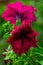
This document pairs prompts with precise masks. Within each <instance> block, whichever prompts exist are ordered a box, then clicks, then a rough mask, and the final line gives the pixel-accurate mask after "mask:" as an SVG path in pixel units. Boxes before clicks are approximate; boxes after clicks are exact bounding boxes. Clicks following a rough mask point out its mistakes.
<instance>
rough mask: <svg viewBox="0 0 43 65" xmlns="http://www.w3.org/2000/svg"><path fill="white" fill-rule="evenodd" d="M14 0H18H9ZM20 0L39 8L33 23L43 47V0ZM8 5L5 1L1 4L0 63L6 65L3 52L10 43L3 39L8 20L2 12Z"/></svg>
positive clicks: (10, 0)
mask: <svg viewBox="0 0 43 65" xmlns="http://www.w3.org/2000/svg"><path fill="white" fill-rule="evenodd" d="M14 1H16V0H9V2H10V3H12V2H14ZM20 1H21V2H23V3H24V4H26V5H32V6H34V7H36V8H37V12H36V13H35V14H36V16H37V21H36V22H34V23H32V26H33V29H34V30H36V31H37V32H39V36H38V40H39V42H38V44H39V46H40V47H42V48H43V0H20ZM6 5H7V4H4V3H3V4H1V5H0V65H4V62H3V58H2V53H3V52H4V50H5V48H7V47H8V45H9V44H8V43H7V44H6V41H5V40H4V39H3V35H4V34H5V31H3V24H4V23H6V21H4V20H3V19H2V13H3V12H4V10H5V6H6ZM42 52H43V51H42ZM42 65H43V64H42Z"/></svg>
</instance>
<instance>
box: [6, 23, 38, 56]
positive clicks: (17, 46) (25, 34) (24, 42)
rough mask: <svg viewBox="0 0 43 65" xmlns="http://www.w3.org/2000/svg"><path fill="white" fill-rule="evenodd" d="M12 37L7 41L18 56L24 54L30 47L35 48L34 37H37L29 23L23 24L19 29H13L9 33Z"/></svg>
mask: <svg viewBox="0 0 43 65" xmlns="http://www.w3.org/2000/svg"><path fill="white" fill-rule="evenodd" d="M11 34H12V36H10V37H9V38H8V40H7V42H9V43H10V44H11V46H12V49H13V50H14V52H15V53H17V54H18V55H21V54H23V53H26V52H27V51H28V50H29V49H30V48H31V47H37V44H36V42H37V40H36V36H37V35H38V33H37V32H35V31H34V30H33V29H32V28H31V26H30V24H29V23H23V24H22V25H21V26H20V27H17V28H15V29H14V30H13V31H12V32H11Z"/></svg>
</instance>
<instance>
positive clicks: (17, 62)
mask: <svg viewBox="0 0 43 65" xmlns="http://www.w3.org/2000/svg"><path fill="white" fill-rule="evenodd" d="M36 11H37V9H36V8H34V7H33V6H27V5H24V4H22V3H21V2H19V1H17V2H14V3H12V4H8V5H7V6H6V10H5V11H4V13H3V14H2V18H3V19H4V20H5V21H7V24H6V23H5V24H4V25H3V26H2V27H3V28H4V32H5V35H4V39H5V40H6V42H7V43H9V45H10V46H9V47H8V49H6V50H5V52H4V53H3V56H4V57H5V58H4V61H5V63H6V64H7V65H42V62H43V59H42V58H43V53H42V52H41V50H42V51H43V49H42V48H39V47H38V43H37V42H38V40H37V36H38V33H37V32H36V31H35V30H33V28H32V24H31V23H32V22H34V21H36V16H35V13H34V12H36ZM8 21H9V22H8ZM38 58H39V59H38ZM40 59H41V61H40Z"/></svg>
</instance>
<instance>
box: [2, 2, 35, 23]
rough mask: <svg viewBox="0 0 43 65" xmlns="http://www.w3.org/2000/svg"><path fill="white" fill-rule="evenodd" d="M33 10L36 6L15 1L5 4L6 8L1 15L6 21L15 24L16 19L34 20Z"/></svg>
mask: <svg viewBox="0 0 43 65" xmlns="http://www.w3.org/2000/svg"><path fill="white" fill-rule="evenodd" d="M35 11H36V8H34V7H32V6H27V5H24V4H22V3H21V2H15V3H13V4H8V5H7V6H6V10H5V12H4V13H3V14H2V17H3V18H4V19H5V20H6V21H10V23H11V24H15V22H16V20H21V21H22V22H23V21H28V22H32V21H36V16H35V14H34V12H35Z"/></svg>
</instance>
